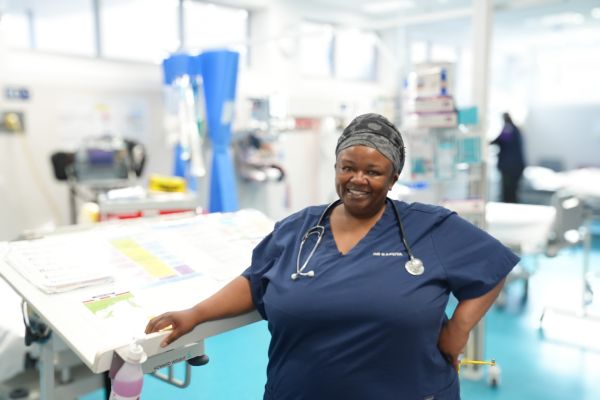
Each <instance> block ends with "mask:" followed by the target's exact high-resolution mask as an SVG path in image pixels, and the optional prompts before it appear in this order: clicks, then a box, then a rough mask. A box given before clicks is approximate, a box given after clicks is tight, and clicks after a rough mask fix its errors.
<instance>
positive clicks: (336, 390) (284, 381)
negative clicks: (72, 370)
mask: <svg viewBox="0 0 600 400" xmlns="http://www.w3.org/2000/svg"><path fill="white" fill-rule="evenodd" d="M335 154H336V161H335V188H336V192H337V194H338V196H339V199H338V200H336V201H335V202H333V203H331V204H330V205H319V206H312V207H308V208H306V209H304V210H301V211H299V212H297V213H295V214H292V215H291V216H289V217H287V218H285V219H283V220H281V221H279V222H277V223H276V224H275V227H274V229H273V231H272V232H271V233H270V234H269V235H268V236H267V237H265V238H264V239H263V240H262V241H261V242H260V243H259V244H258V245H257V247H256V248H255V249H254V251H253V254H252V261H251V264H250V266H249V267H248V269H246V270H245V271H244V272H243V273H242V275H241V276H239V277H237V278H235V279H234V280H233V281H232V282H230V283H229V284H227V285H226V286H225V287H224V288H223V289H221V290H220V291H219V292H217V293H216V294H214V295H213V296H212V297H209V298H208V299H206V300H204V301H202V302H200V303H198V304H197V305H195V306H194V307H192V308H189V309H186V310H182V311H175V312H167V313H164V314H162V315H159V316H157V317H155V318H153V319H151V320H150V321H149V323H148V325H147V326H146V333H148V334H149V333H151V332H157V331H160V330H162V329H165V328H169V327H170V329H171V332H170V333H168V334H167V335H166V337H165V339H164V340H163V342H162V345H163V346H166V345H168V344H170V343H172V342H173V341H175V340H177V339H178V338H179V337H181V336H182V335H184V334H186V333H188V332H190V331H191V330H192V329H193V328H194V327H195V326H196V325H198V324H201V323H203V322H206V321H210V320H215V319H221V318H225V317H229V316H235V315H239V314H242V313H246V312H249V311H251V310H257V311H258V312H259V313H260V315H261V316H262V317H263V318H264V319H265V320H267V321H268V328H269V331H270V333H271V341H270V345H269V351H268V356H269V362H268V367H267V382H266V385H265V391H264V397H263V398H264V399H265V400H326V399H327V400H331V399H344V400H371V399H377V400H398V399H411V400H412V399H436V400H457V399H460V389H459V381H458V377H457V368H458V365H459V355H460V353H461V352H462V350H463V348H464V346H465V344H466V343H467V340H468V338H469V332H470V331H471V330H472V329H473V328H474V327H475V325H476V324H477V323H478V322H479V320H480V319H481V318H482V317H483V316H484V314H485V313H486V311H487V310H488V309H489V307H490V306H491V305H492V303H493V302H494V299H495V298H496V296H497V295H498V293H499V292H500V290H501V288H502V286H503V283H504V279H505V276H506V275H507V274H508V273H509V272H510V270H511V269H512V268H513V266H514V265H516V264H517V262H518V260H519V258H518V257H517V256H516V255H515V254H513V253H512V252H511V251H510V250H508V249H507V248H506V247H504V246H503V245H502V244H501V243H500V242H498V241H497V240H496V239H494V238H493V237H491V236H490V235H488V234H487V233H485V232H484V231H482V230H480V229H479V228H477V227H475V226H474V225H472V224H471V223H469V222H467V221H465V220H464V219H462V218H461V217H459V216H458V215H457V214H456V213H454V212H452V211H449V210H447V209H445V208H442V207H438V206H434V205H427V204H421V203H412V204H408V203H405V202H402V201H397V200H391V199H389V198H388V197H387V194H388V191H389V190H390V189H391V188H392V186H393V185H394V183H395V182H396V180H397V179H398V176H399V174H400V172H401V171H402V167H403V165H404V161H405V148H404V144H403V140H402V136H401V134H400V132H399V131H398V129H396V127H395V126H394V125H393V124H392V123H391V122H389V121H388V120H387V119H386V118H385V117H383V116H381V115H378V114H365V115H361V116H358V117H356V118H355V119H354V120H353V121H352V122H351V123H350V124H349V125H348V126H347V127H346V128H345V129H344V131H343V133H342V135H341V136H340V138H339V140H338V142H337V147H336V149H335ZM303 237H304V238H306V241H305V242H304V241H303ZM451 293H452V294H454V296H455V297H456V298H457V299H458V300H459V301H458V305H457V306H456V308H455V309H454V311H453V313H452V316H451V318H448V317H447V316H446V306H447V304H448V299H449V295H450V294H451Z"/></svg>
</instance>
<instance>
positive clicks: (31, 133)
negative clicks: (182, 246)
mask: <svg viewBox="0 0 600 400" xmlns="http://www.w3.org/2000/svg"><path fill="white" fill-rule="evenodd" d="M3 52H4V56H3V57H2V58H1V59H0V60H1V62H0V64H2V67H1V68H2V69H1V71H2V74H1V78H0V79H1V80H0V85H1V86H2V87H5V86H6V85H12V86H18V87H24V88H27V89H28V90H29V91H30V94H31V97H30V99H29V100H26V101H21V100H12V101H9V100H6V99H4V98H3V99H2V100H1V101H0V109H2V110H20V111H23V112H24V113H25V128H26V131H25V133H24V134H23V135H9V134H4V135H1V136H0V143H1V144H0V148H1V150H0V153H1V156H0V192H1V193H3V195H2V196H0V218H1V219H2V221H3V223H2V225H1V228H0V239H3V240H6V239H11V238H14V237H16V236H17V235H18V234H20V233H21V232H23V231H24V230H27V229H38V228H40V227H42V226H48V225H63V224H66V223H68V220H69V209H68V197H67V188H66V185H65V184H64V182H57V181H56V180H55V179H54V176H53V174H52V170H51V164H50V155H51V154H52V152H54V151H57V150H71V149H73V148H75V147H76V146H77V144H78V143H79V141H80V140H81V139H82V138H83V137H85V136H93V135H100V134H104V133H119V134H122V135H123V136H124V137H130V138H133V139H137V140H139V141H141V142H142V143H144V144H145V145H146V146H147V148H148V149H149V150H150V153H151V157H150V158H149V164H148V165H147V169H146V170H147V171H162V172H168V169H167V166H168V165H169V156H170V154H169V151H168V149H167V148H166V146H165V144H164V143H165V141H164V138H163V133H162V92H161V75H160V70H159V68H158V67H155V66H147V65H142V64H125V63H114V62H106V61H97V60H91V59H84V58H73V57H63V56H56V55H48V54H37V53H33V52H27V51H14V50H9V49H6V48H5V49H3Z"/></svg>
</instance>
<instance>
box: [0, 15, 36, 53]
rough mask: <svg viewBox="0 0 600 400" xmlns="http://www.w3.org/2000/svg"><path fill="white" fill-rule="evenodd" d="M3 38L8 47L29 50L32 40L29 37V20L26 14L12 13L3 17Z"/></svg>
mask: <svg viewBox="0 0 600 400" xmlns="http://www.w3.org/2000/svg"><path fill="white" fill-rule="evenodd" d="M0 29H2V37H3V38H4V42H5V43H6V44H7V45H8V46H12V47H21V48H29V47H31V38H30V35H29V18H28V16H27V14H25V13H14V14H13V13H11V14H4V15H2V22H1V23H0Z"/></svg>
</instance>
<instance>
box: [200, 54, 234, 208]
mask: <svg viewBox="0 0 600 400" xmlns="http://www.w3.org/2000/svg"><path fill="white" fill-rule="evenodd" d="M198 57H199V61H200V65H201V68H202V78H203V82H204V98H205V102H206V122H207V127H208V136H209V137H210V139H211V142H212V148H213V158H212V168H211V175H210V198H209V203H208V208H209V211H210V212H227V211H236V210H237V209H238V208H239V206H238V198H237V192H236V182H235V175H234V170H233V160H232V157H231V151H230V148H229V147H230V143H231V122H232V120H233V113H234V100H235V89H236V81H237V72H238V60H239V54H238V53H236V52H233V51H229V50H214V51H206V52H203V53H202V54H200V55H199V56H198Z"/></svg>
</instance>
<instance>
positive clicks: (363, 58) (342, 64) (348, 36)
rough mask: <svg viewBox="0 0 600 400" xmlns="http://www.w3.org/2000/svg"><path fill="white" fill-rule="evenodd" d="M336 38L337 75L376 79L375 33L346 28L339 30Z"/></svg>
mask: <svg viewBox="0 0 600 400" xmlns="http://www.w3.org/2000/svg"><path fill="white" fill-rule="evenodd" d="M335 40H336V42H335V46H336V47H335V75H336V77H338V78H342V79H360V80H375V78H376V72H375V71H376V65H377V62H376V60H377V48H376V47H375V43H376V40H377V37H376V36H375V33H373V32H365V31H360V30H357V29H344V30H339V31H338V32H337V34H336V37H335Z"/></svg>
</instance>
